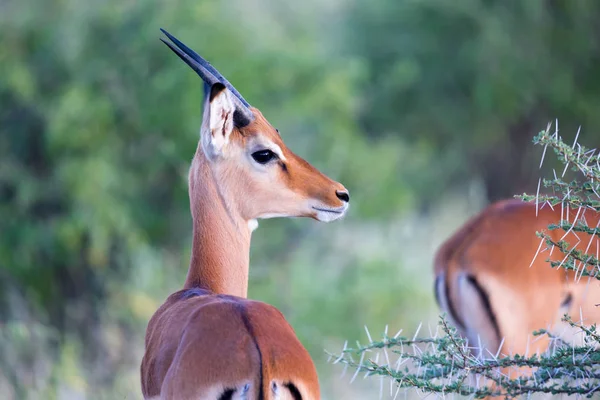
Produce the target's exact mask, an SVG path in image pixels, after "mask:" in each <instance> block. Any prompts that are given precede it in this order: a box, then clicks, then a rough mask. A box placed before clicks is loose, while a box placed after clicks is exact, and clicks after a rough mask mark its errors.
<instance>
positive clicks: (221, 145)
mask: <svg viewBox="0 0 600 400" xmlns="http://www.w3.org/2000/svg"><path fill="white" fill-rule="evenodd" d="M207 100H208V101H207V103H206V106H207V107H208V108H209V109H208V113H205V115H207V114H208V127H209V129H208V134H207V135H203V136H202V148H203V150H204V153H205V154H206V156H207V157H208V159H209V160H214V159H215V158H217V157H222V156H223V155H224V152H225V151H226V147H227V144H228V143H229V139H230V136H231V132H232V131H233V126H234V125H233V116H234V113H235V105H234V104H233V101H232V99H231V93H230V92H229V89H227V88H226V87H225V85H223V84H222V83H215V84H213V85H212V86H211V87H210V91H209V92H208V99H207Z"/></svg>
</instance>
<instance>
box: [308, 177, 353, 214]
mask: <svg viewBox="0 0 600 400" xmlns="http://www.w3.org/2000/svg"><path fill="white" fill-rule="evenodd" d="M335 185H336V186H338V188H336V189H334V190H333V191H332V192H330V193H331V195H327V196H324V198H323V199H321V200H320V201H318V202H315V203H316V204H313V205H312V209H313V211H314V214H313V218H314V219H316V220H318V221H321V222H331V221H335V220H336V219H340V218H342V217H343V216H344V215H345V214H346V211H348V205H349V202H350V193H349V192H348V190H346V188H344V187H343V186H342V185H341V184H339V183H337V182H336V183H335Z"/></svg>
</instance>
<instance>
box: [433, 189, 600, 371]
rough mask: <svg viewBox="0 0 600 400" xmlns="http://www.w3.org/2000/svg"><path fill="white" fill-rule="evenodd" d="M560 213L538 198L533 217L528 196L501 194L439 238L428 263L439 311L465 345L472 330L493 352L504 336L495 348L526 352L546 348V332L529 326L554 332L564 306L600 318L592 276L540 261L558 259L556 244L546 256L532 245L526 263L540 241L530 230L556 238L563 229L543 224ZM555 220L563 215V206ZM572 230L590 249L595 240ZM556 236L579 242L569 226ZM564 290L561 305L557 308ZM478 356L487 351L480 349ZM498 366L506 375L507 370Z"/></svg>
mask: <svg viewBox="0 0 600 400" xmlns="http://www.w3.org/2000/svg"><path fill="white" fill-rule="evenodd" d="M576 214H577V210H569V221H571V222H573V221H574V218H575V216H576ZM582 215H585V220H586V222H587V224H588V225H589V226H590V227H595V226H596V225H597V223H598V219H599V215H598V214H597V213H594V212H593V211H590V210H587V211H585V213H584V214H580V216H579V218H578V220H580V219H581V217H582ZM560 219H561V206H560V205H558V206H555V207H554V210H552V208H550V206H548V205H545V206H544V207H543V208H539V211H538V216H537V217H536V206H535V204H533V203H526V202H522V201H519V200H506V201H501V202H497V203H495V204H493V205H490V206H489V207H487V208H486V209H485V210H483V211H482V212H481V213H480V214H478V215H476V216H475V217H473V218H472V219H471V220H470V221H468V222H467V223H466V224H465V225H464V226H463V227H462V228H461V229H459V230H458V232H456V233H455V234H454V235H453V236H451V237H450V238H449V239H448V240H446V242H445V243H443V244H442V246H441V247H440V249H439V250H438V252H437V253H436V257H435V266H434V268H435V275H436V278H437V279H436V281H437V283H438V285H437V287H436V290H437V294H438V297H439V301H440V302H441V303H442V304H441V305H447V306H446V307H445V308H446V309H445V311H446V312H447V313H448V314H449V315H450V317H451V318H452V319H453V320H454V323H455V325H457V327H458V328H459V331H461V333H462V334H463V335H465V336H467V337H469V340H470V342H471V344H472V345H475V346H477V345H478V343H477V341H476V340H477V339H476V335H477V334H479V335H480V337H481V340H482V342H483V344H484V345H485V346H486V347H487V348H488V349H489V351H490V352H491V353H492V354H493V353H495V352H496V350H497V349H498V347H499V346H500V343H501V340H502V338H504V340H505V341H504V344H503V345H502V348H501V349H500V353H501V354H505V355H508V354H521V355H523V354H525V353H526V352H528V353H529V355H531V354H533V353H536V352H538V353H539V352H543V351H545V350H547V349H548V346H549V344H550V343H549V340H548V339H547V338H546V337H543V338H539V337H537V338H534V337H532V335H531V334H532V332H533V331H535V330H538V329H541V328H550V329H556V330H557V331H558V333H560V330H559V327H558V326H559V325H560V318H561V317H562V315H563V313H564V312H565V311H568V312H569V314H571V315H572V317H573V319H576V320H578V319H579V316H580V309H581V311H582V314H583V317H584V323H586V324H587V323H593V322H598V321H600V310H599V309H598V308H597V307H595V304H598V303H600V283H599V282H598V281H597V280H595V279H591V280H590V279H589V278H586V277H584V278H582V279H581V280H580V281H579V282H575V279H574V278H575V277H574V273H572V272H567V271H566V270H565V269H562V268H561V269H558V270H557V269H552V268H550V265H549V263H548V262H546V260H548V259H549V258H550V259H552V260H562V259H563V258H564V254H563V253H561V252H560V251H559V250H557V249H555V250H554V251H553V253H552V255H550V254H549V252H548V251H546V252H540V253H539V254H538V255H537V257H535V261H533V264H532V260H534V256H535V255H536V252H537V251H538V248H539V246H540V238H539V237H537V236H536V234H535V233H536V231H537V232H539V231H547V232H549V233H550V234H551V235H552V237H553V239H554V240H555V241H558V240H560V239H561V237H562V236H563V234H564V232H563V231H561V230H555V231H549V230H548V229H547V227H548V225H549V224H552V223H559V222H560ZM563 219H565V220H566V219H567V214H566V209H565V214H564V216H563ZM577 235H578V236H579V238H580V239H581V241H580V244H579V245H578V246H577V248H578V249H579V250H584V251H585V250H586V248H587V246H588V244H589V243H590V241H591V246H590V248H589V250H588V252H589V253H592V254H596V251H597V250H598V239H596V238H593V237H590V235H586V234H582V233H577ZM564 240H566V241H567V242H568V243H569V244H570V245H571V247H572V246H574V245H575V244H576V243H577V242H578V241H579V240H578V239H577V237H576V236H575V234H574V233H572V232H571V233H569V234H568V235H567V236H566V237H565V238H564ZM544 248H545V245H542V250H543V249H544ZM530 264H531V267H530ZM476 286H478V287H479V288H477V287H476ZM444 287H445V288H447V291H444ZM569 296H570V298H571V301H570V305H569V307H568V308H565V307H562V306H561V305H563V303H564V302H565V300H567V299H568V298H569ZM485 298H487V299H488V300H487V301H489V305H486V301H485ZM448 304H449V305H448ZM488 306H489V307H488ZM473 341H475V342H474V343H473ZM528 341H529V344H528ZM484 356H488V357H489V356H490V355H489V353H487V352H485V353H484ZM503 372H504V373H506V374H511V375H513V376H514V372H512V373H511V371H508V370H504V371H503ZM521 372H524V371H523V370H522V371H521Z"/></svg>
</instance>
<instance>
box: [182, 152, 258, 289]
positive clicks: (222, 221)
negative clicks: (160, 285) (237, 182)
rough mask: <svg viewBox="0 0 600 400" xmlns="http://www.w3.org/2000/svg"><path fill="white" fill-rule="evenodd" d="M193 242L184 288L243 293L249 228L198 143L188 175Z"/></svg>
mask: <svg viewBox="0 0 600 400" xmlns="http://www.w3.org/2000/svg"><path fill="white" fill-rule="evenodd" d="M189 189H190V208H191V212H192V219H193V232H194V233H193V235H194V236H193V243H192V256H191V261H190V268H189V270H188V275H187V279H186V281H185V288H186V289H189V288H193V287H200V288H203V289H208V290H210V291H212V292H214V293H218V294H229V295H234V296H239V297H246V296H247V294H248V268H249V265H250V237H251V228H250V226H249V224H248V221H246V220H244V219H243V218H242V217H241V216H240V215H239V213H237V212H236V211H237V210H235V209H233V208H232V207H230V206H228V205H229V204H233V202H228V201H227V198H226V196H225V194H224V193H221V192H219V188H218V185H217V182H216V180H215V177H214V175H213V172H212V170H211V169H210V166H209V164H208V160H206V158H205V155H204V153H203V152H202V149H201V148H200V147H199V148H198V150H197V152H196V156H195V157H194V161H193V162H192V168H191V170H190V176H189Z"/></svg>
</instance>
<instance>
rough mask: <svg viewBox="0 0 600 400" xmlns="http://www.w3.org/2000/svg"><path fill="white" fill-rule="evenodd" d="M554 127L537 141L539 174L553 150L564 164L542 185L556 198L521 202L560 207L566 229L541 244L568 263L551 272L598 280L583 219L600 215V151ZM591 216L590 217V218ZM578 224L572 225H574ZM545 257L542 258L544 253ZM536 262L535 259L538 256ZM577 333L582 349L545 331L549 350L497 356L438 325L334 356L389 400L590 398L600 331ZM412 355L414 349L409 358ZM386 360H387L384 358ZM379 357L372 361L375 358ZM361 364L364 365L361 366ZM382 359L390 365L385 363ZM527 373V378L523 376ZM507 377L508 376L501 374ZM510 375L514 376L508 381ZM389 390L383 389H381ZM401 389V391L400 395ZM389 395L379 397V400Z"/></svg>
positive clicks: (597, 232) (594, 236) (596, 387)
mask: <svg viewBox="0 0 600 400" xmlns="http://www.w3.org/2000/svg"><path fill="white" fill-rule="evenodd" d="M550 128H551V125H548V128H547V129H546V130H544V131H542V132H540V133H539V134H538V135H537V136H535V137H534V139H533V142H534V143H535V144H537V145H541V146H544V151H543V155H542V160H541V163H540V167H541V166H542V164H543V161H544V157H545V155H546V151H547V149H548V148H551V149H552V150H554V153H555V154H556V155H557V156H558V159H559V160H560V161H561V162H562V163H563V164H564V169H563V171H562V174H561V175H560V176H558V175H557V174H556V172H554V174H553V175H554V176H553V178H552V179H544V180H543V185H544V187H546V188H549V189H550V192H551V193H553V195H542V196H541V195H540V194H539V187H540V186H541V183H542V180H541V179H540V184H539V185H538V192H537V193H536V194H535V195H527V194H523V195H520V196H516V197H518V198H521V199H523V200H525V201H529V202H536V204H537V205H538V206H540V207H542V206H547V207H561V214H562V217H561V221H556V224H552V225H550V226H549V227H548V230H549V231H550V233H548V232H538V233H537V234H538V236H539V237H540V238H541V240H542V241H543V242H542V243H540V248H541V246H542V244H544V243H545V244H546V246H547V249H549V250H551V251H552V250H558V251H560V252H561V253H562V254H563V256H562V257H559V258H560V261H554V260H549V261H550V262H549V264H550V266H552V267H553V268H564V269H566V270H572V271H575V275H576V276H577V277H578V279H581V277H582V276H589V277H595V278H597V279H600V254H589V253H588V251H589V249H590V247H591V244H592V240H594V241H595V243H596V246H594V247H593V248H594V249H598V248H600V244H599V243H598V240H599V238H600V227H599V226H588V225H587V223H586V218H585V213H586V211H587V212H588V213H591V212H597V211H600V196H599V193H600V151H598V150H597V149H587V148H585V147H584V146H581V145H580V144H579V143H577V138H578V136H579V132H578V135H577V137H576V139H575V143H573V144H572V145H568V144H566V143H564V141H563V140H562V138H561V137H560V136H559V135H558V129H556V130H555V131H554V132H551V131H550ZM569 166H570V167H571V170H572V171H574V172H576V173H579V174H580V175H582V176H583V180H582V181H581V182H579V181H577V180H573V181H571V182H566V181H564V180H563V178H564V176H565V174H566V171H567V169H568V168H569ZM588 210H589V211H588ZM573 217H574V219H573ZM551 231H559V232H560V231H562V232H564V235H563V237H562V238H559V239H557V237H560V236H561V235H556V234H555V235H552V234H551ZM567 233H573V235H574V236H576V237H579V236H578V234H579V233H583V234H587V235H589V237H590V242H589V243H588V244H587V246H586V244H585V243H583V245H581V246H579V245H580V243H573V245H571V244H569V243H567V242H566V241H564V240H563V238H564V237H565V236H566V234H567ZM538 253H539V250H538ZM536 256H537V254H536ZM562 320H563V321H564V322H566V323H567V324H568V325H569V326H570V327H571V329H573V330H575V331H577V332H578V333H580V334H581V335H582V337H583V341H582V343H581V344H579V345H578V344H572V343H567V342H565V341H563V340H561V338H560V337H556V336H554V335H552V334H551V333H550V332H547V331H546V330H544V329H540V330H539V331H536V332H533V334H534V336H538V337H539V336H546V337H548V338H549V339H550V341H551V343H552V346H551V350H549V351H547V352H546V353H544V354H541V355H538V354H535V355H533V356H527V355H519V354H515V355H506V354H498V353H496V354H493V353H491V352H490V350H489V349H483V348H481V347H469V344H468V343H467V341H466V340H465V339H464V338H462V337H461V336H460V335H459V334H458V332H457V331H456V329H455V328H454V327H452V326H451V325H449V324H448V323H447V321H446V320H445V318H444V317H443V316H442V317H440V322H439V328H440V329H441V331H442V335H441V336H440V337H438V336H437V335H436V336H435V337H432V338H417V337H416V334H415V337H414V338H412V339H409V338H406V337H403V336H400V335H399V334H397V335H396V336H394V337H389V336H388V335H387V329H386V332H385V333H384V335H383V338H382V340H380V341H377V340H372V339H371V335H370V334H369V333H368V330H367V335H368V338H369V342H368V343H367V344H366V345H360V344H358V343H357V346H356V347H355V348H348V347H347V346H344V349H343V350H342V352H341V353H339V354H337V355H334V354H331V353H329V354H330V356H331V360H333V361H332V362H333V363H334V364H345V366H346V367H348V368H350V369H354V370H355V373H354V375H353V378H352V379H354V378H356V376H357V375H358V374H359V373H361V372H363V373H364V374H365V377H369V376H380V377H381V378H382V379H384V378H385V379H388V380H389V383H390V396H391V397H393V398H396V397H397V396H398V394H399V392H400V390H401V389H404V390H407V389H417V390H418V391H420V392H423V393H434V394H437V395H439V396H443V397H445V396H446V395H448V394H457V395H464V396H469V397H471V398H483V397H486V396H502V397H505V398H514V397H518V396H521V395H531V394H533V393H549V394H567V395H576V396H577V397H585V398H591V397H592V396H594V395H598V393H600V333H598V331H597V329H596V326H595V325H592V326H585V325H583V323H581V322H574V321H573V320H572V319H571V318H570V317H569V316H568V315H566V314H565V316H564V317H563V319H562ZM409 349H412V350H413V351H412V352H411V351H410V350H409ZM380 352H383V353H384V355H385V357H380ZM390 353H391V354H392V355H394V356H395V357H396V359H395V360H392V359H391V358H390V355H389V354H390ZM373 356H374V357H373ZM355 357H358V361H356V360H355ZM380 359H383V360H385V362H380V361H379V360H380ZM517 369H519V370H520V371H521V372H522V371H523V369H525V370H526V371H528V374H525V375H523V374H519V373H517ZM502 371H504V373H503V372H502ZM506 371H511V372H510V373H509V374H510V376H507V375H506ZM382 382H383V381H382ZM394 389H395V390H394ZM382 393H383V392H381V394H380V397H381V395H382Z"/></svg>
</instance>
